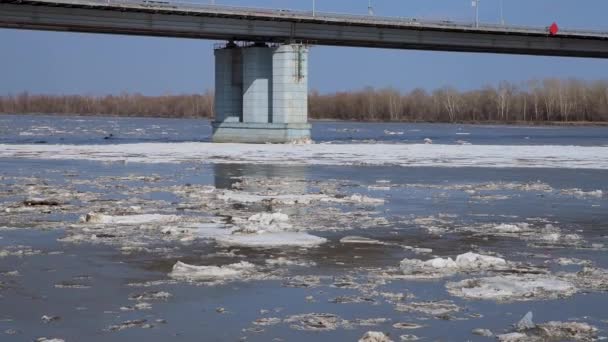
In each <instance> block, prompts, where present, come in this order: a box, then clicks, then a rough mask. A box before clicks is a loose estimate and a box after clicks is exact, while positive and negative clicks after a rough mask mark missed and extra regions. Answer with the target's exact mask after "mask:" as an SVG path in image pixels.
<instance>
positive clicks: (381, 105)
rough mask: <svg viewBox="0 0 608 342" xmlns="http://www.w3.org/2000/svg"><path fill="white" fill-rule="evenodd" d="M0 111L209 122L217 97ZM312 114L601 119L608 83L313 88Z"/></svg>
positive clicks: (29, 99)
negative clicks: (409, 88) (475, 87)
mask: <svg viewBox="0 0 608 342" xmlns="http://www.w3.org/2000/svg"><path fill="white" fill-rule="evenodd" d="M0 112H2V113H12V114H21V113H48V114H79V115H120V116H154V117H180V118H181V117H188V118H192V117H207V118H210V117H212V116H213V93H211V92H206V93H204V94H201V95H166V96H143V95H139V94H122V95H118V96H116V95H108V96H101V97H97V96H81V95H65V96H55V95H30V94H28V93H22V94H19V95H15V96H12V95H9V96H2V97H0ZM309 113H310V117H311V118H314V119H338V120H360V121H424V122H464V121H467V122H521V121H526V122H548V121H551V122H556V121H557V122H558V121H563V122H573V121H587V122H589V121H596V122H599V121H608V81H593V82H591V81H581V80H559V79H546V80H543V81H530V82H528V83H526V84H525V85H515V84H512V83H509V82H501V83H500V84H499V85H498V86H497V87H493V86H487V87H485V88H483V89H478V90H472V91H458V90H457V89H455V88H452V87H444V88H441V89H437V90H435V91H433V92H428V91H425V90H422V89H415V90H413V91H411V92H408V93H401V92H399V91H397V90H394V89H391V88H387V89H373V88H365V89H363V90H360V91H350V92H338V93H333V94H319V93H318V92H316V91H312V92H311V94H310V98H309Z"/></svg>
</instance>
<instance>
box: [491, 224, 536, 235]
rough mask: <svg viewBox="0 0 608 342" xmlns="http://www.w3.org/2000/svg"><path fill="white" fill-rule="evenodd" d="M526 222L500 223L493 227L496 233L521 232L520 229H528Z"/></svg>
mask: <svg viewBox="0 0 608 342" xmlns="http://www.w3.org/2000/svg"><path fill="white" fill-rule="evenodd" d="M529 226H530V225H529V224H528V223H519V224H508V223H501V224H499V225H498V226H495V227H494V231H496V232H498V233H521V232H522V231H525V230H528V228H529Z"/></svg>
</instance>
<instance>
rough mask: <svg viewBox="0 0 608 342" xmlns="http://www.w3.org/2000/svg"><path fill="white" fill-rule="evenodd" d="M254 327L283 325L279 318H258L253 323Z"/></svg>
mask: <svg viewBox="0 0 608 342" xmlns="http://www.w3.org/2000/svg"><path fill="white" fill-rule="evenodd" d="M252 323H253V324H254V325H261V326H269V325H277V324H279V323H281V319H280V318H277V317H264V318H258V319H256V320H255V321H253V322H252Z"/></svg>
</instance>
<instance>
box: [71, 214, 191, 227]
mask: <svg viewBox="0 0 608 342" xmlns="http://www.w3.org/2000/svg"><path fill="white" fill-rule="evenodd" d="M177 220H179V217H178V216H176V215H159V214H144V215H124V216H113V215H106V214H101V213H88V214H87V215H85V216H84V217H83V218H82V221H83V222H89V223H101V224H124V225H138V224H146V223H165V222H174V221H177Z"/></svg>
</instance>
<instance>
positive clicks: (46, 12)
mask: <svg viewBox="0 0 608 342" xmlns="http://www.w3.org/2000/svg"><path fill="white" fill-rule="evenodd" d="M0 27H2V28H13V29H28V30H47V31H67V32H88V33H105V34H122V35H140V36H158V37H177V38H195V39H213V40H222V41H227V43H225V44H221V45H217V46H216V48H215V120H214V123H213V126H214V135H213V140H214V141H217V142H226V141H230V142H286V141H291V140H297V139H302V138H307V137H309V136H310V125H309V124H308V107H307V106H308V105H307V102H308V51H309V46H311V45H329V46H353V47H372V48H392V49H414V50H432V51H460V52H478V53H504V54H523V55H542V56H563V57H584V58H608V32H600V31H591V30H561V31H560V32H559V33H558V34H557V35H552V34H550V33H549V31H548V30H547V28H535V27H520V26H503V25H488V24H481V25H476V24H472V23H458V22H452V21H420V20H416V19H414V18H401V17H379V16H370V15H349V14H336V13H322V12H312V11H292V10H271V9H262V8H245V7H230V6H216V5H203V4H192V3H179V2H167V1H151V0H141V1H135V0H0Z"/></svg>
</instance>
